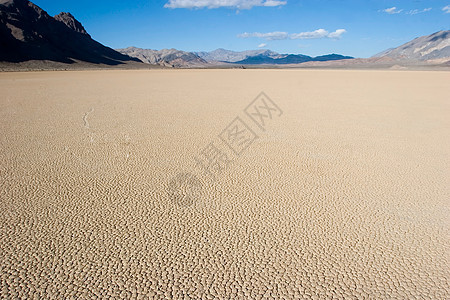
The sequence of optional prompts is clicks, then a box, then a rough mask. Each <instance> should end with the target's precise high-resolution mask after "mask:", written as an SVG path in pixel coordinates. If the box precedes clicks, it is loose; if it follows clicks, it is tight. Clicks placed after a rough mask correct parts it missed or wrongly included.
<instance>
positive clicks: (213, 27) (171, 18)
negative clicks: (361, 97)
mask: <svg viewBox="0 0 450 300" xmlns="http://www.w3.org/2000/svg"><path fill="white" fill-rule="evenodd" d="M33 2H34V3H35V4H37V5H39V6H40V7H41V8H43V9H44V10H46V11H47V12H48V13H49V14H50V15H56V14H58V13H59V12H61V11H65V12H70V13H72V14H73V15H74V16H75V17H76V18H77V19H78V20H79V21H80V22H81V23H82V24H83V25H84V27H85V28H86V30H87V31H88V32H89V33H90V34H91V36H92V37H93V38H94V39H96V40H97V41H99V42H101V43H103V44H105V45H107V46H110V47H112V48H125V47H128V46H136V47H141V48H148V49H163V48H176V49H180V50H185V51H210V50H214V49H217V48H225V49H230V50H236V51H241V50H249V49H258V47H261V48H267V49H271V50H274V51H277V52H280V53H301V54H307V55H312V56H316V55H323V54H328V53H339V54H343V55H351V56H355V57H370V56H372V55H373V54H376V53H378V52H380V51H382V50H385V49H387V48H391V47H396V46H398V45H400V44H403V43H405V42H407V41H409V40H411V39H413V38H415V37H418V36H421V35H427V34H431V33H434V32H436V31H439V30H449V29H450V0H445V1H440V0H428V1H420V0H417V1H415V0H401V1H400V0H399V1H393V0H389V1H388V0H329V1H324V0H283V1H278V0H199V1H195V0H162V1H158V0H157V1H151V0H135V1H130V2H127V1H105V0H90V1H87V0H77V1H73V0H71V1H68V0H59V1H54V0H53V1H50V0H35V1H33ZM218 3H220V5H218Z"/></svg>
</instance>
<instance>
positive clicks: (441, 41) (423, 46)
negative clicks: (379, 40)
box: [374, 30, 450, 61]
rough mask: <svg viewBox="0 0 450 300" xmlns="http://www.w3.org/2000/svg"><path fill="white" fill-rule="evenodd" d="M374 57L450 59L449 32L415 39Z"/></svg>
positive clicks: (422, 59)
mask: <svg viewBox="0 0 450 300" xmlns="http://www.w3.org/2000/svg"><path fill="white" fill-rule="evenodd" d="M374 57H390V58H393V59H396V60H409V61H427V60H438V59H446V58H450V30H442V31H438V32H435V33H433V34H430V35H425V36H421V37H418V38H415V39H414V40H412V41H410V42H407V43H405V44H403V45H401V46H399V47H397V48H393V49H388V50H385V51H383V52H381V53H378V54H376V55H375V56H374Z"/></svg>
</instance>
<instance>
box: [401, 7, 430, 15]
mask: <svg viewBox="0 0 450 300" xmlns="http://www.w3.org/2000/svg"><path fill="white" fill-rule="evenodd" d="M430 10H431V7H428V8H424V9H422V10H420V9H412V10H410V11H407V12H406V14H407V15H417V14H421V13H424V12H427V11H430Z"/></svg>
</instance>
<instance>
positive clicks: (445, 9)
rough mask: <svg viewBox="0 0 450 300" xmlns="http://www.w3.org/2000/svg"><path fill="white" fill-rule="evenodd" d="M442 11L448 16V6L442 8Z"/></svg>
mask: <svg viewBox="0 0 450 300" xmlns="http://www.w3.org/2000/svg"><path fill="white" fill-rule="evenodd" d="M442 11H443V12H444V13H446V14H450V5H447V6H444V7H443V8H442Z"/></svg>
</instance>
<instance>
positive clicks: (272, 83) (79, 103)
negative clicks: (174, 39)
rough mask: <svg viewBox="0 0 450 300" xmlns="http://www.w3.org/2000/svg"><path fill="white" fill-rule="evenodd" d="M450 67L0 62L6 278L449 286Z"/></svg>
mask: <svg viewBox="0 0 450 300" xmlns="http://www.w3.org/2000/svg"><path fill="white" fill-rule="evenodd" d="M448 78H449V73H448V72H438V71H435V72H427V71H364V70H358V71H355V70H353V71H351V70H342V71H339V70H134V71H132V70H130V71H126V70H115V71H68V72H37V73H34V72H26V73H0V92H1V97H0V132H1V135H0V198H1V199H0V257H1V259H0V272H1V274H0V297H1V298H16V297H28V298H31V297H32V296H35V297H37V298H46V297H52V298H70V297H74V298H93V297H102V298H103V297H107V296H112V297H116V298H117V297H121V298H124V297H126V298H130V297H142V298H148V297H150V298H166V299H167V298H175V299H182V298H192V299H226V298H246V299H261V298H267V299H272V298H283V299H299V298H302V297H304V298H315V299H319V298H320V299H324V298H332V297H333V296H334V297H336V298H355V299H356V298H359V299H361V298H374V299H375V298H376V299H388V298H403V299H412V298H416V297H420V298H434V299H449V298H450V288H449V282H448V280H449V278H450V271H449V270H450V268H449V262H448V258H449V252H448V249H450V238H449V231H450V230H449V229H450V226H449V225H450V224H449V222H450V221H449V218H448V216H449V215H450V210H449V199H450V193H449V186H450V185H449V181H448V178H450V164H449V163H450V156H449V149H450V139H449V130H450V119H449V115H450V102H449V99H448V95H450V85H449V84H448ZM262 91H264V92H265V94H266V95H267V96H268V97H269V98H267V97H265V96H264V95H262V96H261V97H263V98H262V99H264V101H265V104H267V106H264V105H262V104H263V103H264V101H263V102H258V101H262V100H261V98H258V99H256V100H257V102H252V101H253V100H254V99H255V97H256V96H258V95H259V94H260V92H262ZM270 100H272V101H270ZM258 103H259V104H258ZM275 104H276V106H275ZM255 105H256V108H257V109H258V110H256V109H255ZM246 108H247V112H249V114H247V113H246V111H245V110H246ZM252 109H253V110H252ZM257 111H259V113H260V114H259V115H258V113H257ZM236 117H238V119H236ZM252 117H253V119H252ZM270 117H271V118H270ZM262 120H263V121H264V124H263V125H262V126H261V127H260V126H258V125H261V124H262V123H261V122H262ZM241 129H242V130H245V131H244V133H245V134H247V135H246V137H245V138H236V139H231V137H236V135H237V134H238V133H239V134H241V132H242V130H241ZM233 134H236V135H233ZM236 141H239V142H238V143H237V144H236ZM235 151H236V152H235ZM237 153H238V154H237ZM211 162H212V163H211Z"/></svg>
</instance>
